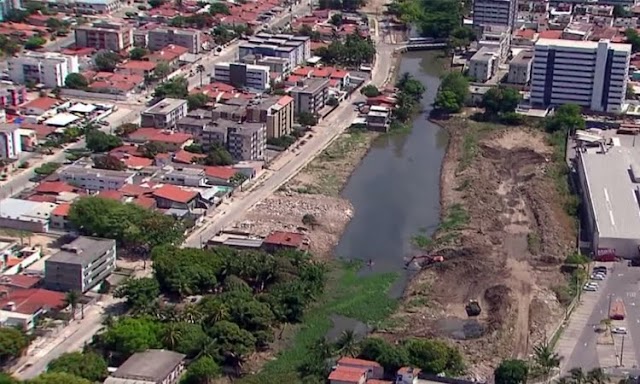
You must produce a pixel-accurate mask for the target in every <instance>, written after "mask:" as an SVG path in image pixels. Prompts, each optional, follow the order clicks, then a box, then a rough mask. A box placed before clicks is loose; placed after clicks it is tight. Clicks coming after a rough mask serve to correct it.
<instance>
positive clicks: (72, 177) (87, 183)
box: [58, 165, 136, 191]
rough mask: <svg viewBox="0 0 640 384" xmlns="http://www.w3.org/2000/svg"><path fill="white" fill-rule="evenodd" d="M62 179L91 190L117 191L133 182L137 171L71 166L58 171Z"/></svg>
mask: <svg viewBox="0 0 640 384" xmlns="http://www.w3.org/2000/svg"><path fill="white" fill-rule="evenodd" d="M58 175H59V177H60V180H61V181H64V182H65V183H69V184H71V185H75V186H77V187H80V188H83V189H88V190H89V191H117V190H119V189H120V188H122V187H123V186H124V185H125V184H132V183H133V178H134V176H135V175H136V173H135V172H129V171H112V170H108V169H95V168H85V167H80V166H75V165H72V166H69V167H65V168H62V169H61V170H60V171H58Z"/></svg>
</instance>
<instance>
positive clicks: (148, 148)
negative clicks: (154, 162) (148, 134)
mask: <svg viewBox="0 0 640 384" xmlns="http://www.w3.org/2000/svg"><path fill="white" fill-rule="evenodd" d="M140 152H142V155H143V156H144V157H147V158H149V159H153V158H155V157H156V155H157V154H159V153H167V152H168V150H167V146H166V145H164V144H163V143H159V142H156V141H149V142H147V143H145V144H144V145H143V146H142V147H141V151H140Z"/></svg>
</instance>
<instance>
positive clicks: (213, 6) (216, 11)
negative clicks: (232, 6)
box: [209, 2, 231, 16]
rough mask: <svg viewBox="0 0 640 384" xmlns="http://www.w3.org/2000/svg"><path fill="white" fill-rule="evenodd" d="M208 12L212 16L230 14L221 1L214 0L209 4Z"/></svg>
mask: <svg viewBox="0 0 640 384" xmlns="http://www.w3.org/2000/svg"><path fill="white" fill-rule="evenodd" d="M209 13H210V14H211V15H212V16H215V15H230V14H231V12H230V11H229V7H228V6H227V5H226V4H225V3H222V2H215V3H210V4H209Z"/></svg>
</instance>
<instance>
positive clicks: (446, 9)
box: [418, 0, 462, 38]
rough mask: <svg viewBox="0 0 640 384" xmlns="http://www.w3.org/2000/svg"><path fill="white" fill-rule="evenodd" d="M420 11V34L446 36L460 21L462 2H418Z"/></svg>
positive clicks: (452, 0) (435, 36)
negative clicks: (420, 7)
mask: <svg viewBox="0 0 640 384" xmlns="http://www.w3.org/2000/svg"><path fill="white" fill-rule="evenodd" d="M420 5H421V6H422V12H421V14H420V17H419V22H418V25H419V26H420V31H421V34H422V36H425V37H434V38H448V37H449V36H451V35H452V33H453V31H454V30H456V28H459V27H460V24H461V22H462V4H461V3H460V2H459V1H455V0H431V1H422V2H420Z"/></svg>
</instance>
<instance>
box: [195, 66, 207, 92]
mask: <svg viewBox="0 0 640 384" xmlns="http://www.w3.org/2000/svg"><path fill="white" fill-rule="evenodd" d="M206 70H207V69H206V68H205V67H204V65H202V64H198V66H197V67H196V72H197V73H198V75H200V88H202V74H203V73H204V72H205V71H206Z"/></svg>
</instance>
